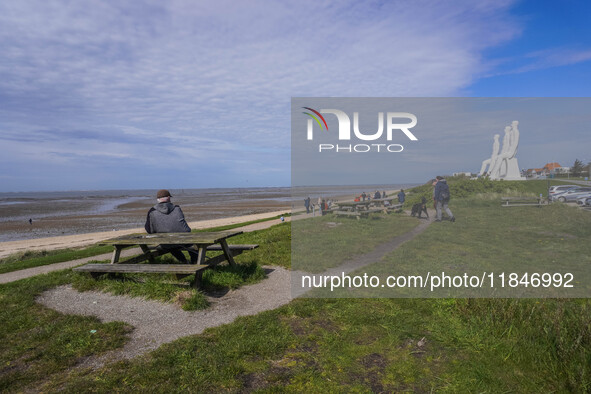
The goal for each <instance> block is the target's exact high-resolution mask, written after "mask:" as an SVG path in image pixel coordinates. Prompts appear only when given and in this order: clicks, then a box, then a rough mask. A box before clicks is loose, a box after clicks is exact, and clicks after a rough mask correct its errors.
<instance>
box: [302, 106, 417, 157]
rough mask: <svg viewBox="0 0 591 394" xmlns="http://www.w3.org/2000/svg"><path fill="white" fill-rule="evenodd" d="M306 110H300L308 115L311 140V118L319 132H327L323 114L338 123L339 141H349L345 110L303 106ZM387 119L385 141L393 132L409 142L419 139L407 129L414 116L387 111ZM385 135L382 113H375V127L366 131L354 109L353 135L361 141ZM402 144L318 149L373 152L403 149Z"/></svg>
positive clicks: (321, 146) (414, 122) (320, 148)
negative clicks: (376, 122) (328, 115)
mask: <svg viewBox="0 0 591 394" xmlns="http://www.w3.org/2000/svg"><path fill="white" fill-rule="evenodd" d="M302 108H303V109H305V110H307V111H306V112H302V113H303V114H305V115H307V116H308V117H310V119H308V129H307V139H308V141H312V140H314V121H315V123H316V124H317V125H318V127H319V128H320V130H321V131H325V132H328V131H329V130H328V123H327V122H326V119H325V118H324V116H322V114H331V115H335V116H336V118H337V121H338V123H339V127H338V139H339V141H351V119H350V118H349V115H347V114H346V113H345V112H344V111H341V110H338V109H321V110H320V111H317V110H315V109H313V108H310V107H302ZM385 119H386V141H387V142H390V141H392V136H393V135H394V132H395V131H401V132H402V133H404V135H406V137H408V139H410V140H411V141H418V138H417V137H416V136H415V135H414V134H413V133H412V132H411V131H410V129H411V128H413V127H414V126H416V125H417V117H416V116H415V115H414V114H411V113H408V112H388V113H387V114H386V116H385ZM405 119H406V120H410V122H408V121H407V122H402V123H401V122H400V121H401V120H405ZM383 134H384V113H383V112H378V130H377V131H376V132H372V133H369V134H366V133H364V132H362V131H361V130H360V129H359V112H353V135H354V137H355V138H356V139H358V140H361V141H377V140H380V139H382V140H383V138H382V136H383ZM403 150H404V147H403V146H402V145H400V144H388V143H372V144H367V143H364V144H348V145H347V144H340V145H339V144H318V151H319V152H324V151H332V152H349V153H353V152H355V153H365V152H370V151H375V152H392V153H398V152H402V151H403Z"/></svg>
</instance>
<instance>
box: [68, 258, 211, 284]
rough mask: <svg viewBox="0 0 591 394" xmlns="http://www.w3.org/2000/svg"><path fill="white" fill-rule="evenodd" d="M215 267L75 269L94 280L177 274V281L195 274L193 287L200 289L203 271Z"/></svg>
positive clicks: (106, 266)
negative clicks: (139, 275)
mask: <svg viewBox="0 0 591 394" xmlns="http://www.w3.org/2000/svg"><path fill="white" fill-rule="evenodd" d="M211 267H214V265H209V264H206V265H195V264H86V265H83V266H81V267H77V268H74V271H77V272H89V273H90V275H91V276H92V277H93V278H95V279H96V278H98V277H99V276H100V275H103V274H148V273H151V274H175V275H176V277H177V279H181V278H184V277H185V276H189V275H193V274H195V280H193V281H192V282H191V286H193V287H195V288H199V286H201V278H202V277H203V271H205V270H206V269H208V268H211Z"/></svg>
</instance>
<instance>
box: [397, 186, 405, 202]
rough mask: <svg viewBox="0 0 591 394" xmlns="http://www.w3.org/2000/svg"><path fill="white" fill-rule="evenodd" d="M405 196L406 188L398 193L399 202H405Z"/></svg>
mask: <svg viewBox="0 0 591 394" xmlns="http://www.w3.org/2000/svg"><path fill="white" fill-rule="evenodd" d="M405 198H406V194H404V189H400V192H399V193H398V202H399V203H400V204H403V203H404V199H405Z"/></svg>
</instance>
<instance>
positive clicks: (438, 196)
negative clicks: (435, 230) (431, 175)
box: [435, 176, 456, 222]
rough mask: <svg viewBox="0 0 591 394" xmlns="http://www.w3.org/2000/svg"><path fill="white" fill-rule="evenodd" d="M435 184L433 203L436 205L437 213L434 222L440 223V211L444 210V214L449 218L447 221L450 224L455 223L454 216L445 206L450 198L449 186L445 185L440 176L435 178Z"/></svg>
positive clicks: (445, 182)
mask: <svg viewBox="0 0 591 394" xmlns="http://www.w3.org/2000/svg"><path fill="white" fill-rule="evenodd" d="M435 179H436V183H435V203H436V208H435V209H436V211H437V219H436V220H435V221H436V222H440V221H441V215H442V212H441V210H442V209H443V210H445V213H446V214H447V215H448V216H449V220H451V221H452V222H455V221H456V218H455V216H454V214H453V213H452V212H451V210H450V209H449V207H448V206H447V204H448V203H449V199H450V197H451V195H450V193H449V186H448V185H447V181H446V180H445V179H444V178H443V177H442V176H437V177H436V178H435Z"/></svg>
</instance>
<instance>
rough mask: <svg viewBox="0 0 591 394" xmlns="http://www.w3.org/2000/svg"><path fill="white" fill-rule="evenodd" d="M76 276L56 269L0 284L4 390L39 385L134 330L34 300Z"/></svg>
mask: <svg viewBox="0 0 591 394" xmlns="http://www.w3.org/2000/svg"><path fill="white" fill-rule="evenodd" d="M72 275H73V274H72V272H71V271H58V272H55V273H52V274H49V275H42V276H36V277H33V278H30V279H26V280H21V281H18V282H15V283H9V284H5V285H1V286H0V327H2V329H1V330H0V391H2V392H18V391H23V388H24V387H26V386H27V385H28V384H32V385H34V386H37V385H39V384H40V383H41V382H43V381H45V380H46V379H47V378H48V376H52V375H54V374H62V373H66V371H67V370H68V369H69V368H71V367H73V366H75V365H77V364H78V363H80V362H83V361H84V360H85V359H86V358H87V357H90V356H95V355H100V354H102V353H104V352H106V351H108V350H112V349H115V348H119V347H121V346H123V344H124V342H125V341H126V338H127V334H128V333H129V331H130V330H131V329H132V328H131V327H130V326H128V325H127V324H124V323H121V322H112V323H101V322H100V321H99V320H98V319H96V318H94V317H84V316H73V315H63V314H61V313H58V312H55V311H53V310H51V309H48V308H45V307H43V306H41V305H39V304H37V303H36V302H35V298H36V297H37V296H38V295H39V294H41V293H42V292H43V291H45V290H48V289H50V288H53V287H56V286H60V285H64V284H67V283H69V282H71V280H72Z"/></svg>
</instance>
